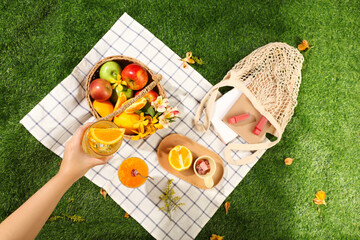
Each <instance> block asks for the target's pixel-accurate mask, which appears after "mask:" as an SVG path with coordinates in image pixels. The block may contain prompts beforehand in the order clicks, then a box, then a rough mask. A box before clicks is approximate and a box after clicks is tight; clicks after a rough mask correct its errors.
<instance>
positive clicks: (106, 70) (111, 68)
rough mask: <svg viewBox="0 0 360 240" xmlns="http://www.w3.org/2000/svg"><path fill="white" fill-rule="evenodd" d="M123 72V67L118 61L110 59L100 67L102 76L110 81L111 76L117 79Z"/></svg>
mask: <svg viewBox="0 0 360 240" xmlns="http://www.w3.org/2000/svg"><path fill="white" fill-rule="evenodd" d="M120 73H121V67H120V65H119V64H118V63H117V62H114V61H109V62H106V63H104V64H103V65H102V66H101V67H100V73H99V74H100V78H102V79H105V80H108V81H110V79H111V78H113V79H114V80H116V79H117V74H120Z"/></svg>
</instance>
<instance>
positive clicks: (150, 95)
mask: <svg viewBox="0 0 360 240" xmlns="http://www.w3.org/2000/svg"><path fill="white" fill-rule="evenodd" d="M140 92H141V91H137V92H136V93H135V97H136V96H137V95H138V94H139V93H140ZM158 96H159V94H157V93H156V92H155V91H153V90H150V91H149V92H148V93H146V94H145V95H144V98H146V100H148V101H149V102H150V103H152V102H154V101H155V100H156V99H157V97H158Z"/></svg>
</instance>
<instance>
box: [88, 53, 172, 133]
mask: <svg viewBox="0 0 360 240" xmlns="http://www.w3.org/2000/svg"><path fill="white" fill-rule="evenodd" d="M108 61H114V62H117V63H118V64H119V65H120V66H121V69H124V67H125V66H126V65H129V64H131V63H137V64H139V65H140V66H142V67H143V68H144V69H145V70H146V72H147V73H148V77H149V80H148V83H147V85H146V86H145V87H144V88H143V89H142V91H141V92H140V93H139V94H138V95H137V96H135V97H133V98H131V100H130V101H128V102H126V103H125V104H124V105H122V106H121V107H120V108H119V109H117V110H116V111H115V112H113V113H111V114H109V115H107V116H106V117H101V116H100V115H99V113H98V112H97V111H96V110H95V109H94V107H93V104H92V102H93V99H92V98H91V96H90V91H89V88H90V83H91V81H92V80H94V79H96V78H99V71H100V67H101V66H102V65H103V64H104V63H106V62H108ZM161 78H162V75H161V74H154V73H153V71H151V70H150V68H148V67H147V66H146V65H145V64H143V63H142V62H140V61H139V60H137V59H135V58H132V57H127V56H123V55H116V56H110V57H106V58H104V59H102V60H100V61H99V62H97V63H96V64H95V66H94V67H93V68H92V69H91V71H90V73H89V74H88V76H87V78H86V101H87V103H88V105H89V108H90V111H91V113H92V115H93V116H94V117H95V118H96V119H97V120H109V119H111V118H113V117H114V116H117V115H119V114H120V113H122V112H123V111H125V109H126V108H128V107H129V106H130V105H131V104H133V103H134V102H136V101H137V100H139V99H140V98H141V97H143V96H144V95H145V94H146V93H148V92H149V91H150V90H154V91H155V92H157V93H158V94H159V96H162V97H163V98H166V95H165V91H164V88H163V86H162V85H161V84H160V80H161ZM131 137H132V135H125V136H124V138H126V139H131Z"/></svg>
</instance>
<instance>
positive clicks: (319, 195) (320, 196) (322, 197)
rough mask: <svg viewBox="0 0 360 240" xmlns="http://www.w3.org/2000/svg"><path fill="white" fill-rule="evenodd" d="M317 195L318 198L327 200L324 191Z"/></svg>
mask: <svg viewBox="0 0 360 240" xmlns="http://www.w3.org/2000/svg"><path fill="white" fill-rule="evenodd" d="M315 196H316V198H318V199H320V200H325V192H324V191H318V192H317V193H316V195H315Z"/></svg>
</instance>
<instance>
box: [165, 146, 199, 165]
mask: <svg viewBox="0 0 360 240" xmlns="http://www.w3.org/2000/svg"><path fill="white" fill-rule="evenodd" d="M192 161H193V157H192V154H191V151H190V150H189V149H188V148H187V147H185V146H181V145H177V146H175V147H173V148H172V149H171V150H170V153H169V163H170V165H171V167H172V168H174V169H175V170H176V171H182V170H186V169H189V168H190V166H191V164H192Z"/></svg>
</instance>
